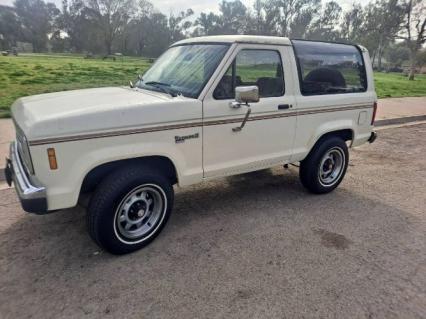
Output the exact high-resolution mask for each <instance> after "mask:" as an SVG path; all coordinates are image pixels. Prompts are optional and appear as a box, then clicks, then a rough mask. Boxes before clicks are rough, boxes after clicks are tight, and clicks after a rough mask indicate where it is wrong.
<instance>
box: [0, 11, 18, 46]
mask: <svg viewBox="0 0 426 319" xmlns="http://www.w3.org/2000/svg"><path fill="white" fill-rule="evenodd" d="M18 19H19V18H18V16H17V15H16V12H15V9H14V8H12V7H7V6H0V49H2V50H10V49H11V48H12V47H14V46H16V42H17V41H18V40H19V38H21V37H22V28H21V25H20V23H19V20H18Z"/></svg>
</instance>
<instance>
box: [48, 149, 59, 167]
mask: <svg viewBox="0 0 426 319" xmlns="http://www.w3.org/2000/svg"><path fill="white" fill-rule="evenodd" d="M47 157H48V158H49V166H50V169H58V163H57V162H56V154H55V149H54V148H48V149H47Z"/></svg>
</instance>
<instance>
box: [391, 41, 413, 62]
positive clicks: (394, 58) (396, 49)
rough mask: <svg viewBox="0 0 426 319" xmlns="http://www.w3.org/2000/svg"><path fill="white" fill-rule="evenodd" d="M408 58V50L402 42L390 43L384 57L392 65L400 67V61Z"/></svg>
mask: <svg viewBox="0 0 426 319" xmlns="http://www.w3.org/2000/svg"><path fill="white" fill-rule="evenodd" d="M409 58H410V50H408V49H407V48H406V47H405V46H404V45H403V44H402V45H401V44H397V45H391V46H390V47H389V48H388V49H387V51H386V59H387V60H388V61H389V63H391V64H392V66H393V67H400V66H401V65H402V63H403V62H404V61H406V60H408V59H409Z"/></svg>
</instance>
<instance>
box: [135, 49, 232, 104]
mask: <svg viewBox="0 0 426 319" xmlns="http://www.w3.org/2000/svg"><path fill="white" fill-rule="evenodd" d="M227 49H228V45H224V44H193V45H181V46H175V47H172V48H170V49H169V50H167V51H166V52H165V53H164V54H163V55H162V56H161V57H160V58H159V59H158V60H157V61H156V62H155V63H154V64H153V65H152V67H151V68H150V69H149V70H148V71H147V72H146V73H145V74H144V75H143V77H142V79H140V80H139V81H138V82H137V83H136V86H137V87H139V88H142V89H147V90H154V91H162V92H165V93H169V94H171V95H172V96H176V95H178V94H182V95H183V96H186V97H191V98H197V97H198V95H199V94H200V93H201V90H202V89H203V88H204V85H205V84H206V83H207V81H208V80H209V79H210V77H211V76H212V74H213V72H214V70H216V67H217V66H218V64H219V63H220V61H221V60H222V58H223V56H224V55H225V52H226V51H227Z"/></svg>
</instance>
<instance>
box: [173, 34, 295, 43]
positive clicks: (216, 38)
mask: <svg viewBox="0 0 426 319" xmlns="http://www.w3.org/2000/svg"><path fill="white" fill-rule="evenodd" d="M189 43H256V44H275V45H291V42H290V40H289V39H288V38H284V37H271V36H260V35H212V36H206V37H196V38H190V39H185V40H181V41H178V42H176V43H174V44H173V45H181V44H189Z"/></svg>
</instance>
